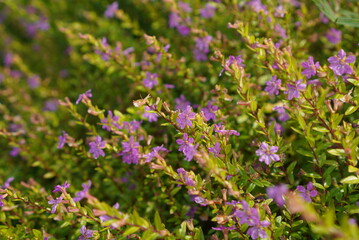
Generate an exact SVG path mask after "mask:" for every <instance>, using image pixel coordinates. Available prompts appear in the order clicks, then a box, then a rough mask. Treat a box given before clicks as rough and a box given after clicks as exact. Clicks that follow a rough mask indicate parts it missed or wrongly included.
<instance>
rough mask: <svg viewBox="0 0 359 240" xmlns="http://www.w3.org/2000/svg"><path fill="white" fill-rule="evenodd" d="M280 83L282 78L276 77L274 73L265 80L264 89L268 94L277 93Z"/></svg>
mask: <svg viewBox="0 0 359 240" xmlns="http://www.w3.org/2000/svg"><path fill="white" fill-rule="evenodd" d="M281 83H282V80H281V79H277V76H276V75H274V76H273V77H272V79H271V80H270V81H267V82H266V87H265V89H264V91H266V92H268V93H269V94H270V95H278V94H279V88H280V85H281Z"/></svg>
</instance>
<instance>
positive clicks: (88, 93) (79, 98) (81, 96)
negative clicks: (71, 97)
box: [76, 89, 92, 104]
mask: <svg viewBox="0 0 359 240" xmlns="http://www.w3.org/2000/svg"><path fill="white" fill-rule="evenodd" d="M91 97H92V93H91V89H90V90H87V91H86V92H85V93H83V94H80V95H79V97H78V99H77V100H76V104H79V103H80V102H81V101H82V99H86V98H91Z"/></svg>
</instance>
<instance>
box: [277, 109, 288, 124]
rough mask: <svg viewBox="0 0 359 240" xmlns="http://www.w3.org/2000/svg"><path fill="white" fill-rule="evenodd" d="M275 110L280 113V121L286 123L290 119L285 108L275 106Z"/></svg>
mask: <svg viewBox="0 0 359 240" xmlns="http://www.w3.org/2000/svg"><path fill="white" fill-rule="evenodd" d="M273 110H275V111H277V113H278V115H279V116H278V120H279V121H282V122H285V121H287V120H288V119H289V115H288V114H287V113H286V112H285V108H284V107H283V106H274V107H273Z"/></svg>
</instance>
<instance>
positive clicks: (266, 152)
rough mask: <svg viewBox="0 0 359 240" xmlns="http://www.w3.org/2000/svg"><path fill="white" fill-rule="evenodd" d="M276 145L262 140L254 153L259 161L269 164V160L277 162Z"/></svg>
mask: <svg viewBox="0 0 359 240" xmlns="http://www.w3.org/2000/svg"><path fill="white" fill-rule="evenodd" d="M277 151H278V147H277V146H269V145H268V144H267V143H266V142H262V143H261V145H260V146H259V149H258V150H257V151H256V155H257V156H258V157H259V161H260V162H265V164H267V165H269V164H270V163H271V162H278V161H279V160H280V158H279V155H278V154H276V152H277Z"/></svg>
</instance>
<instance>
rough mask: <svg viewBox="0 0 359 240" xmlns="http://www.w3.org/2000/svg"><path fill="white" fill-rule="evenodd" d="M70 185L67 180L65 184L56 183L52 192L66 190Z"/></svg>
mask: <svg viewBox="0 0 359 240" xmlns="http://www.w3.org/2000/svg"><path fill="white" fill-rule="evenodd" d="M69 187H70V183H68V182H67V181H65V182H64V184H62V185H56V186H55V188H54V190H53V191H52V192H63V191H66V189H67V188H69Z"/></svg>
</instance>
